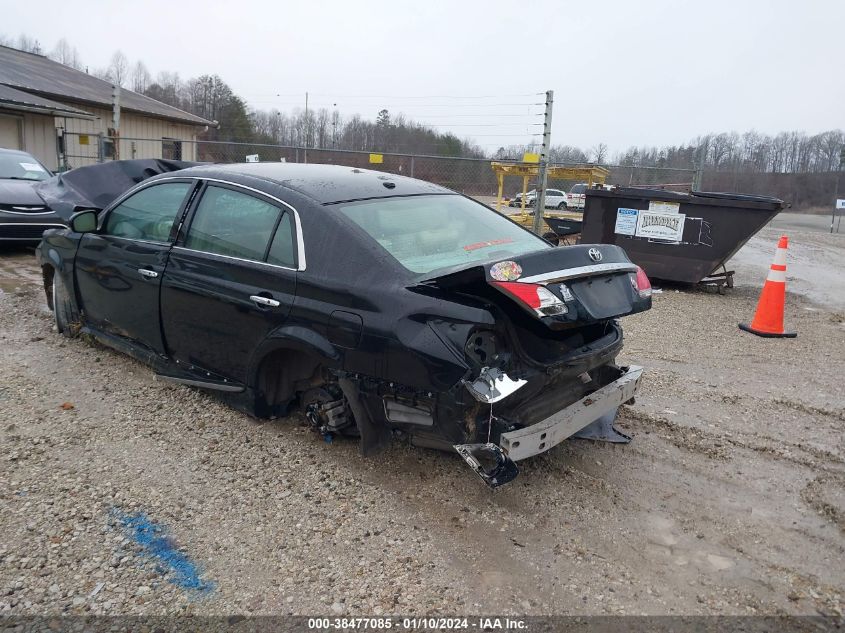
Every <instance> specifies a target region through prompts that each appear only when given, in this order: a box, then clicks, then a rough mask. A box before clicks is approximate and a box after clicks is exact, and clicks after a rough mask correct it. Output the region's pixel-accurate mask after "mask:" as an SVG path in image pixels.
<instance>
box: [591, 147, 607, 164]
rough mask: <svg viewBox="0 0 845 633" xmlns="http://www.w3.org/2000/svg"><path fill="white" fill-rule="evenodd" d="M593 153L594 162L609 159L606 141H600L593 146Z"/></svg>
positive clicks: (599, 162)
mask: <svg viewBox="0 0 845 633" xmlns="http://www.w3.org/2000/svg"><path fill="white" fill-rule="evenodd" d="M590 152H591V153H592V155H593V162H594V163H598V164H601V163H603V162H605V160H607V144H606V143H599V144H598V145H594V146H593V148H592V149H591V150H590Z"/></svg>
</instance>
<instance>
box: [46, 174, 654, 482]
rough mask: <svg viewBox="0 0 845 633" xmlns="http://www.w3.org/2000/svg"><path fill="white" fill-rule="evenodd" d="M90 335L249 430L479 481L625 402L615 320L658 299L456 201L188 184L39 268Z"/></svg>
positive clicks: (159, 180) (306, 179) (334, 187)
mask: <svg viewBox="0 0 845 633" xmlns="http://www.w3.org/2000/svg"><path fill="white" fill-rule="evenodd" d="M37 256H38V260H39V262H40V264H41V266H42V267H43V271H44V279H45V290H46V292H47V298H48V303H49V304H50V305H51V307H52V308H53V310H54V313H55V319H56V325H57V327H58V330H59V331H60V332H63V333H65V334H66V335H72V334H74V333H77V332H79V331H83V332H86V333H89V334H91V335H93V336H95V337H96V338H97V339H99V340H100V341H102V342H103V343H105V344H107V345H110V346H112V347H114V348H117V349H119V350H122V351H124V352H126V353H128V354H131V355H132V356H134V357H136V358H138V359H140V360H142V361H143V362H146V363H148V364H150V365H152V367H153V368H154V370H155V371H156V372H157V374H158V376H159V378H161V379H163V380H167V381H172V382H177V383H183V384H188V385H193V386H196V387H201V388H204V389H209V390H215V391H217V392H221V393H222V394H223V395H225V397H226V399H227V400H228V401H229V402H231V403H232V404H233V405H234V406H236V407H238V408H240V409H241V410H244V411H246V412H248V413H249V414H251V415H254V416H259V417H273V416H284V415H286V414H288V412H290V411H292V410H293V409H294V408H295V407H297V406H298V407H300V408H301V410H303V411H304V413H305V415H306V417H307V419H308V420H309V421H310V422H311V423H312V424H313V425H314V427H315V429H317V430H318V431H319V432H321V433H323V434H332V435H350V436H359V437H360V442H361V449H362V452H363V453H364V454H370V453H372V452H374V451H376V450H377V449H378V448H380V447H382V446H384V445H385V444H386V443H388V442H390V441H391V438H394V437H406V438H409V439H410V441H411V442H412V443H413V444H415V445H418V446H427V447H434V448H442V449H447V450H456V451H457V452H458V453H460V454H461V455H462V456H463V457H464V459H465V460H466V461H467V462H468V463H469V464H470V466H472V467H473V469H474V470H476V472H478V474H479V475H481V476H482V478H484V479H485V481H486V482H487V483H488V484H489V485H491V486H495V485H499V484H501V483H505V482H506V481H508V480H510V479H512V478H513V477H514V476H515V475H516V473H517V472H518V471H517V468H516V465H515V464H514V462H515V461H517V460H520V459H524V458H526V457H530V456H532V455H536V454H539V453H542V452H545V451H547V450H549V449H550V448H552V447H553V446H555V445H556V444H558V443H560V442H561V441H563V440H564V439H566V438H567V437H570V436H572V435H573V434H575V433H577V432H578V431H579V430H582V429H584V427H588V426H590V425H591V424H592V423H594V422H595V421H596V420H599V419H601V418H604V419H607V417H608V416H610V417H611V419H612V416H613V414H614V413H615V411H616V408H617V407H618V406H619V405H620V404H622V403H624V402H626V401H628V400H630V399H631V398H632V397H633V395H634V392H635V390H636V388H637V386H638V384H639V381H640V375H641V371H642V370H641V368H638V367H618V366H617V365H616V364H615V363H614V360H615V358H616V356H617V354H618V353H619V351H620V350H621V348H622V329H621V327H620V325H619V323H618V321H617V318H618V317H620V316H623V315H626V314H631V313H634V312H640V311H642V310H646V309H648V308H649V307H650V306H651V287H650V285H649V282H648V279H647V277H646V276H645V274H644V273H643V272H642V270H640V269H638V268H637V267H636V266H635V265H634V264H632V263H631V262H630V260H629V259H628V257H627V256H626V255H625V252H624V251H623V250H622V249H620V248H618V247H616V246H608V245H599V246H590V245H582V246H573V247H565V248H554V247H552V246H551V245H550V244H549V243H547V242H546V241H544V240H542V239H541V238H539V237H537V236H535V235H534V234H532V233H531V232H529V231H527V230H525V229H523V228H522V227H520V226H519V225H517V224H515V223H514V222H512V221H510V220H508V219H507V218H505V217H504V216H502V215H500V214H498V213H496V212H495V211H493V210H491V209H490V208H488V207H486V206H484V205H482V204H479V203H477V202H475V201H474V200H472V199H470V198H467V197H464V196H461V195H459V194H456V193H454V192H452V191H450V190H448V189H444V188H442V187H439V186H436V185H433V184H430V183H426V182H422V181H419V180H414V179H411V178H404V177H401V176H393V175H387V174H383V173H379V172H372V171H367V170H361V169H354V168H349V167H340V166H330V165H301V164H271V163H257V164H240V165H209V166H201V167H192V168H189V169H184V170H181V171H176V172H171V173H169V174H162V175H159V176H154V177H152V178H150V179H148V180H145V181H144V182H142V183H141V184H140V185H138V186H136V187H134V188H133V189H131V190H130V191H128V192H126V193H125V194H124V195H122V196H120V197H119V198H117V199H116V200H115V201H114V202H113V203H112V204H110V205H109V206H108V207H106V208H105V209H104V210H102V211H101V212H99V213H96V212H93V211H82V212H79V213H76V214H75V215H74V216H73V217H72V219H71V228H68V229H64V230H53V231H48V232H47V233H46V234H45V235H44V239H43V241H42V242H41V244H40V246H39V247H38V249H37Z"/></svg>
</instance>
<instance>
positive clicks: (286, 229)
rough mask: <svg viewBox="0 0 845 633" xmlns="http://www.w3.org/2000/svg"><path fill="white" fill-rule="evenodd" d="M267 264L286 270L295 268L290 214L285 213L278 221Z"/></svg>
mask: <svg viewBox="0 0 845 633" xmlns="http://www.w3.org/2000/svg"><path fill="white" fill-rule="evenodd" d="M267 263H268V264H275V265H276V266H285V267H287V268H295V267H296V256H295V255H294V238H293V223H292V222H291V219H290V213H287V212H285V214H284V215H282V219H281V220H280V221H279V228H277V229H276V235H275V236H274V237H273V243H272V244H270V251H269V252H268V253H267Z"/></svg>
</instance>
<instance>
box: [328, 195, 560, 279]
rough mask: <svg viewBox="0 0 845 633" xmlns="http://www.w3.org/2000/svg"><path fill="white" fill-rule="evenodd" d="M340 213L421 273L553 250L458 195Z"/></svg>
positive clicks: (368, 204)
mask: <svg viewBox="0 0 845 633" xmlns="http://www.w3.org/2000/svg"><path fill="white" fill-rule="evenodd" d="M340 210H341V211H342V212H343V214H344V215H346V216H347V217H348V218H349V219H351V220H352V221H353V222H355V223H356V224H357V225H358V226H360V227H361V228H362V229H364V231H366V232H367V234H368V235H370V237H372V238H373V239H375V240H376V241H377V242H378V243H379V244H380V245H381V246H382V247H383V248H384V249H385V250H386V251H387V252H388V253H390V254H391V255H393V257H395V258H396V259H397V260H399V263H401V264H402V265H403V266H404V267H405V268H407V269H408V270H410V271H411V272H415V273H429V272H431V271H433V270H439V269H441V268H452V267H455V266H460V265H462V264H471V263H473V262H479V261H485V260H491V259H505V258H508V257H515V256H517V255H521V254H523V253H529V252H532V251H538V250H542V249H544V248H552V246H550V245H549V244H548V243H547V242H546V241H545V240H542V239H540V238H539V237H537V236H536V235H534V234H533V233H531V232H529V231H526V230H525V229H523V228H522V227H520V226H518V225H517V224H514V223H513V222H511V221H510V220H508V219H506V218H505V217H503V216H502V215H500V214H498V213H496V212H495V211H493V210H492V209H489V208H487V207H485V206H484V205H482V204H479V203H478V202H475V201H473V200H470V199H468V198H464V197H463V196H458V195H452V196H449V195H438V196H414V197H409V198H383V199H381V200H367V201H364V202H356V203H352V204H346V205H343V206H341V207H340Z"/></svg>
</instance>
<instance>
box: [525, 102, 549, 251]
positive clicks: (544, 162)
mask: <svg viewBox="0 0 845 633" xmlns="http://www.w3.org/2000/svg"><path fill="white" fill-rule="evenodd" d="M554 101H555V91H554V90H547V91H546V116H545V117H544V118H543V148H542V149H541V150H540V170H539V173H538V174H537V176H538V178H537V180H538V182H537V196H536V197H535V198H534V200H535V203H534V225H533V226H532V228H531V230H532V231H534V232H535V233H536V234H537V235H541V234H542V233H543V216H544V215H545V213H546V168H547V167H548V164H549V143H550V141H551V138H552V106H553V105H554Z"/></svg>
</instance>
